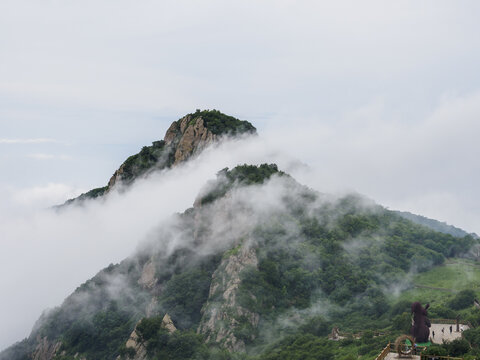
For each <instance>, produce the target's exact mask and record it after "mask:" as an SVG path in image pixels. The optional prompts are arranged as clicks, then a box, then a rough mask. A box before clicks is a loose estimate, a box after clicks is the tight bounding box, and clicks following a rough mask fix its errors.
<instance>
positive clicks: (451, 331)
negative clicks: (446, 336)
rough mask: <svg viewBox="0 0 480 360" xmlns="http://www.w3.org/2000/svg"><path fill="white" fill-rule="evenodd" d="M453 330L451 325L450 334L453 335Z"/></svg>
mask: <svg viewBox="0 0 480 360" xmlns="http://www.w3.org/2000/svg"><path fill="white" fill-rule="evenodd" d="M452 330H453V328H452V325H450V334H451V333H452Z"/></svg>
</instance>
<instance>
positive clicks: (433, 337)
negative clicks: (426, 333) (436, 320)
mask: <svg viewBox="0 0 480 360" xmlns="http://www.w3.org/2000/svg"><path fill="white" fill-rule="evenodd" d="M432 339H435V331H432Z"/></svg>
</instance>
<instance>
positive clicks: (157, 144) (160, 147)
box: [119, 140, 174, 183]
mask: <svg viewBox="0 0 480 360" xmlns="http://www.w3.org/2000/svg"><path fill="white" fill-rule="evenodd" d="M173 160H174V159H173V153H172V151H171V149H170V148H168V147H166V146H165V141H163V140H160V141H154V142H153V143H152V145H151V146H144V147H143V148H142V150H141V151H140V152H139V153H138V154H135V155H132V156H130V157H129V158H128V159H127V160H125V162H124V163H123V164H122V166H120V169H121V172H120V173H119V175H120V179H121V180H122V181H123V182H125V183H129V182H131V181H133V180H134V179H135V178H137V177H139V176H141V175H143V174H145V173H146V172H147V171H149V170H152V169H163V168H166V167H169V166H171V165H172V164H173Z"/></svg>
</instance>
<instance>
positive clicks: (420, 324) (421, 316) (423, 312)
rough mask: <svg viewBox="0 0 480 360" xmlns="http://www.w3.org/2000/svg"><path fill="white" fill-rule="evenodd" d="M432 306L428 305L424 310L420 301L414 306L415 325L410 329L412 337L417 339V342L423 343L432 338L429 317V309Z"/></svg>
mask: <svg viewBox="0 0 480 360" xmlns="http://www.w3.org/2000/svg"><path fill="white" fill-rule="evenodd" d="M429 306H430V304H427V305H426V306H425V308H423V306H422V304H420V303H419V302H418V301H416V302H414V303H413V304H412V313H413V325H412V328H411V329H410V333H411V335H412V336H413V337H414V338H415V341H416V342H419V343H423V342H427V341H428V337H429V336H430V329H429V328H430V326H431V324H430V320H428V317H427V309H428V308H429Z"/></svg>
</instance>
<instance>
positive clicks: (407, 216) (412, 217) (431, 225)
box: [395, 211, 478, 238]
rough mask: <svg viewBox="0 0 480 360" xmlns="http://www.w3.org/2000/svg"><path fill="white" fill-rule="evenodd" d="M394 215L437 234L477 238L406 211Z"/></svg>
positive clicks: (474, 235) (458, 229) (451, 226)
mask: <svg viewBox="0 0 480 360" xmlns="http://www.w3.org/2000/svg"><path fill="white" fill-rule="evenodd" d="M395 213H397V214H398V215H400V216H401V217H403V218H405V219H408V220H410V221H413V222H414V223H416V224H419V225H423V226H426V227H428V228H430V229H432V230H435V231H438V232H441V233H445V234H450V235H452V236H457V237H463V236H467V235H470V236H472V237H475V238H478V235H477V234H474V233H473V234H471V233H468V232H466V231H465V230H462V229H460V228H458V227H455V226H453V225H448V224H447V223H444V222H441V221H438V220H434V219H430V218H427V217H425V216H421V215H415V214H412V213H410V212H407V211H395Z"/></svg>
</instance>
